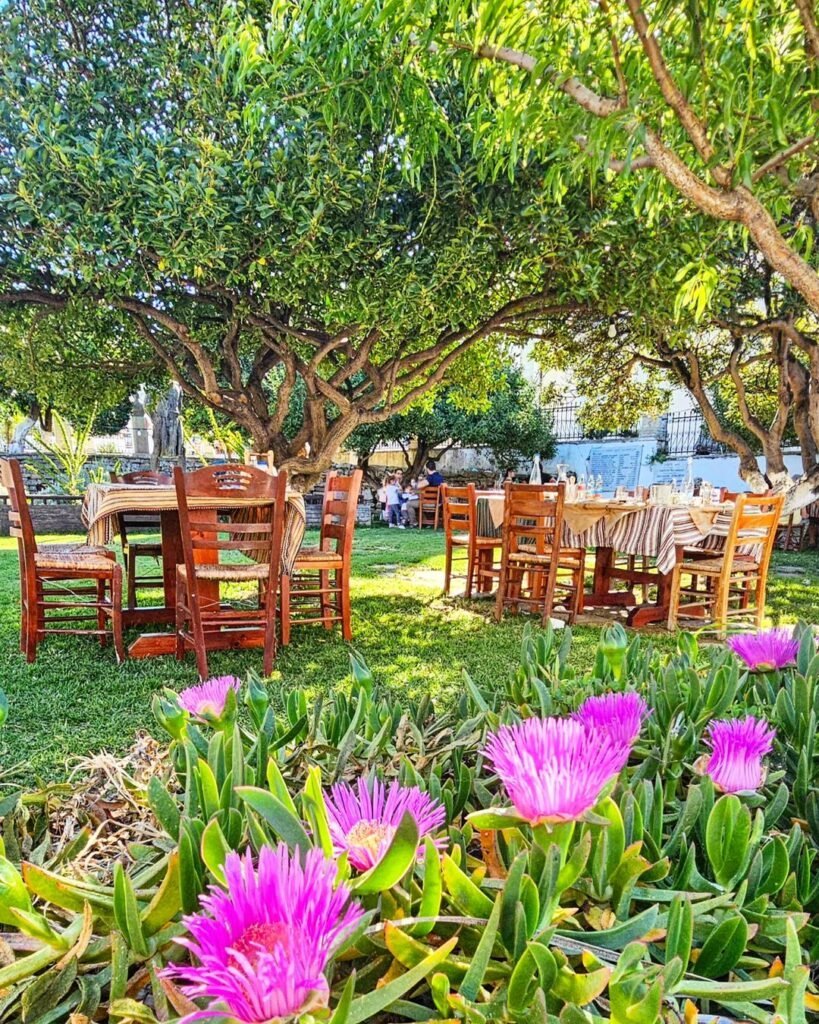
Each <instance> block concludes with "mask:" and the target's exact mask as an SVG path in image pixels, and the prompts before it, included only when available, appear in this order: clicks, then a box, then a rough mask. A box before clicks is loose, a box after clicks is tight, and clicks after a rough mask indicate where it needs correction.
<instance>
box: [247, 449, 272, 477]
mask: <svg viewBox="0 0 819 1024" xmlns="http://www.w3.org/2000/svg"><path fill="white" fill-rule="evenodd" d="M245 465H246V466H255V467H256V468H257V469H263V470H265V472H267V473H270V474H271V475H272V476H275V475H276V473H278V470H277V469H276V463H275V460H274V458H273V452H272V451H271V450H270V449H268V450H267V451H266V452H251V451H246V452H245Z"/></svg>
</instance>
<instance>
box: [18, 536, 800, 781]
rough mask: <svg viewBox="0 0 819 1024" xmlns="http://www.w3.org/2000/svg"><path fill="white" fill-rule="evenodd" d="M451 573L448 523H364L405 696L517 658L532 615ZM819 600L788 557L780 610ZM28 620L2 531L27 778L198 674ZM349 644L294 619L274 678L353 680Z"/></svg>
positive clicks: (138, 718) (357, 583) (360, 544)
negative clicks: (472, 589) (23, 618)
mask: <svg viewBox="0 0 819 1024" xmlns="http://www.w3.org/2000/svg"><path fill="white" fill-rule="evenodd" d="M60 539H61V540H65V539H66V538H60ZM309 541H310V538H309V537H308V542H309ZM794 571H795V574H792V573H793V572H794ZM780 572H788V573H789V574H788V575H779V573H780ZM442 579H443V537H442V535H441V534H440V533H433V532H432V531H428V530H425V531H423V532H419V531H416V530H407V531H400V530H386V529H376V528H373V529H361V530H359V531H358V533H357V535H356V540H355V551H354V559H353V583H352V587H353V630H354V636H355V640H354V646H355V647H356V648H357V649H358V650H359V651H361V653H362V654H363V655H364V657H365V658H366V660H367V662H368V663H369V665H370V667H371V668H372V670H373V672H374V674H375V676H376V678H377V679H378V680H379V681H380V682H381V683H383V684H386V685H387V686H389V687H391V688H392V689H393V690H394V691H395V692H396V693H398V694H405V695H407V696H411V695H418V694H420V693H423V692H425V691H427V692H430V693H431V694H433V696H437V697H439V698H440V699H442V700H446V699H447V697H448V695H449V694H452V693H453V692H455V690H456V689H457V688H458V686H459V685H460V680H461V671H462V669H463V668H466V669H467V670H468V671H469V672H470V673H471V674H472V676H473V677H474V678H475V679H476V680H477V681H478V682H480V683H492V682H493V681H495V680H502V679H505V678H507V677H508V676H509V674H510V672H512V671H513V670H514V667H515V665H516V662H517V654H518V645H519V642H520V637H521V631H522V629H523V622H524V621H525V619H524V618H507V619H506V620H505V621H504V622H503V623H502V624H500V625H498V624H496V623H495V622H494V621H492V618H491V602H486V601H475V602H472V603H470V604H467V603H465V602H463V601H461V600H458V599H456V598H449V599H444V598H442V597H441V584H442ZM453 589H457V584H456V585H455V587H453ZM817 604H819V560H818V559H817V556H816V553H815V552H811V553H809V554H800V555H780V556H778V558H777V574H776V575H775V576H774V577H773V579H772V581H771V585H770V593H769V611H770V616H771V619H772V621H776V622H778V621H783V622H788V621H795V620H796V619H798V618H805V619H807V620H809V621H813V622H815V621H816V619H817V615H816V611H815V609H816V607H817ZM18 628H19V610H18V579H17V552H16V546H15V543H14V542H13V541H11V540H9V539H8V538H0V686H2V688H3V689H4V690H5V691H6V693H7V696H8V698H9V702H10V705H11V709H10V715H9V721H8V724H7V726H6V728H5V730H4V732H3V733H2V738H0V767H2V768H4V769H9V768H12V767H13V766H19V767H18V768H17V770H16V771H15V773H14V774H15V775H19V776H21V777H22V778H24V779H25V780H26V781H29V782H30V781H32V780H34V779H35V778H43V779H54V778H59V777H61V776H63V774H64V769H65V765H66V762H67V761H69V760H70V759H71V758H72V757H75V756H77V755H86V754H89V753H92V752H95V751H97V750H100V749H101V748H106V749H109V750H112V751H122V750H124V749H125V748H127V747H128V746H129V744H130V743H131V741H132V739H133V736H134V732H135V730H137V729H140V728H150V727H151V724H152V715H151V707H150V705H151V697H152V695H153V694H154V693H156V692H157V691H158V690H161V689H162V687H165V686H168V687H171V688H173V689H181V688H182V687H184V686H187V685H189V684H191V683H193V682H195V681H196V669H195V665H194V660H193V656H192V655H189V656H188V658H187V659H186V660H185V662H183V663H181V664H180V663H178V662H177V661H176V660H175V659H173V658H153V659H149V660H145V661H129V662H126V663H125V664H124V665H122V666H117V664H116V662H115V660H114V655H113V651H112V649H111V647H110V646H108V647H107V648H105V649H104V650H101V649H100V648H99V646H98V645H97V644H96V642H95V641H94V640H93V639H89V638H85V637H50V638H48V639H47V640H46V642H45V643H44V644H43V645H42V646H41V647H40V650H39V655H38V658H37V661H36V662H35V663H34V664H33V665H28V664H26V662H25V660H24V658H23V657H22V655H21V654H20V652H19V648H18ZM599 631H600V627H599V625H591V626H589V625H586V626H577V627H575V629H574V637H575V642H574V645H573V651H572V657H573V659H575V660H576V661H577V663H581V662H582V663H584V664H587V663H588V660H589V658H590V654H591V651H592V649H593V648H594V646H595V644H596V642H597V638H598V635H599ZM652 635H653V638H654V640H655V642H656V643H657V645H661V646H666V645H670V643H671V638H670V637H669V636H668V634H666V633H665V632H664V631H663V630H659V629H658V630H653V631H652ZM348 649H349V648H348V645H347V644H345V643H344V641H343V640H342V639H341V637H340V636H339V634H338V632H333V633H328V632H326V631H325V630H323V629H321V628H320V627H318V628H317V627H301V628H295V629H294V635H293V643H292V644H291V645H290V647H289V648H285V649H283V650H282V651H281V653H280V656H279V660H278V664H277V672H276V674H275V676H274V680H273V683H272V686H273V688H274V689H275V688H276V687H280V686H288V685H300V686H306V687H309V688H313V689H315V690H316V691H320V690H324V691H329V690H331V689H333V688H335V687H339V686H347V685H348V683H349V680H348V656H347V654H348ZM210 665H211V671H212V673H213V674H214V675H219V674H227V673H233V674H236V675H242V674H243V673H244V672H245V671H246V670H247V669H248V668H250V667H255V668H257V669H258V668H260V666H261V653H260V652H259V651H237V652H233V651H229V652H214V653H213V654H211V655H210Z"/></svg>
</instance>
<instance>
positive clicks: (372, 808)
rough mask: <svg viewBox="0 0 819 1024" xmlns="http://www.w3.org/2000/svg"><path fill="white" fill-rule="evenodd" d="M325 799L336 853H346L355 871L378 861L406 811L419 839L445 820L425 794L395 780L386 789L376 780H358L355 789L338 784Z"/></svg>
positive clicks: (437, 827) (366, 867) (344, 784)
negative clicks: (414, 823)
mask: <svg viewBox="0 0 819 1024" xmlns="http://www.w3.org/2000/svg"><path fill="white" fill-rule="evenodd" d="M325 799H326V804H327V817H328V819H329V822H330V834H331V836H332V838H333V844H334V846H335V848H336V853H337V854H340V853H342V852H343V851H345V850H346V851H347V854H348V857H349V861H350V864H351V865H352V866H353V867H354V868H356V869H357V870H359V871H367V870H368V869H369V868H371V867H373V865H374V864H377V863H378V862H379V861H380V860H381V858H382V857H383V856H384V854H385V853H386V851H387V848H388V847H389V845H390V843H391V842H392V838H393V836H394V835H395V830H396V829H397V828H398V826H399V824H400V823H401V819H402V818H403V817H404V815H405V814H406V813H407V812H408V811H409V813H410V814H411V815H412V816H413V818H415V822H416V824H417V825H418V831H419V833H420V835H421V837H422V838H423V837H424V836H426V835H428V834H429V833H430V832H435V831H436V830H437V829H439V828H440V827H441V826H442V825H443V823H444V819H445V818H446V811H445V810H444V807H443V806H442V805H441V804H439V803H438V802H437V801H436V800H433V799H432V797H431V796H430V795H429V794H428V793H424V792H423V790H420V789H418V787H417V786H402V785H401V784H400V782H398V781H397V780H393V781H392V782H391V783H390V786H389V789H387V788H386V787H385V786H384V783H383V782H381V781H380V780H379V779H373V780H368V779H359V780H358V785H357V787H356V788H355V789H354V788H353V787H352V786H350V785H348V784H347V783H346V782H339V783H337V784H336V785H335V786H333V787H332V789H331V790H330V795H328V796H326V798H325ZM441 842H444V841H443V840H442V841H441Z"/></svg>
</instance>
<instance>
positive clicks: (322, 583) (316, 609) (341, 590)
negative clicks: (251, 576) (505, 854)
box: [281, 469, 364, 644]
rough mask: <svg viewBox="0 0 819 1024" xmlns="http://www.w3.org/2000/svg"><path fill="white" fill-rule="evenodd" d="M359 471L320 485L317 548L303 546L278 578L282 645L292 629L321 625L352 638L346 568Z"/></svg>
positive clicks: (349, 562) (349, 559) (330, 478)
mask: <svg viewBox="0 0 819 1024" xmlns="http://www.w3.org/2000/svg"><path fill="white" fill-rule="evenodd" d="M363 476H364V473H363V471H362V470H360V469H357V470H356V471H355V472H354V473H352V474H351V475H350V476H342V475H341V474H338V473H331V474H330V475H329V476H328V477H327V481H326V483H325V485H324V498H323V500H322V507H321V533H320V535H319V546H318V547H317V548H309V547H308V548H302V549H301V551H299V553H298V555H297V556H296V561H295V564H294V565H293V571H292V575H288V574H287V573H283V574H282V582H281V621H282V643H283V644H289V643H290V629H291V626H293V625H307V624H312V623H319V622H320V623H322V625H323V626H324V628H325V629H332V628H333V623H335V622H340V623H341V633H342V636H343V637H344V639H345V640H352V638H353V628H352V622H351V618H350V569H351V565H352V554H353V533H354V532H355V523H356V515H357V512H358V496H359V494H360V492H361V480H362V478H363ZM294 612H295V614H294Z"/></svg>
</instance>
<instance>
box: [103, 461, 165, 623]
mask: <svg viewBox="0 0 819 1024" xmlns="http://www.w3.org/2000/svg"><path fill="white" fill-rule="evenodd" d="M111 483H112V484H135V485H138V486H140V487H171V486H172V485H173V479H172V478H171V477H170V476H169V474H168V473H160V472H158V471H157V470H155V469H140V470H136V471H135V472H133V473H120V474H117V473H115V472H114V471H113V470H112V471H111ZM118 518H119V539H120V543H121V544H122V557H123V558H124V559H125V593H126V601H125V606H126V608H128V609H129V610H131V609H133V608H136V606H137V599H136V592H137V590H144V589H145V588H147V587H150V588H154V587H161V586H162V573H159V574H154V575H150V574H145V575H144V576H138V575H137V559H138V558H159V559H161V558H162V542H161V540H134V539H133V535H134V534H135V533H154V534H156V533H159V532H160V530H161V528H162V527H161V522H160V517H159V515H157V514H154V513H152V512H120V514H119V517H118ZM160 565H161V563H160Z"/></svg>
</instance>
